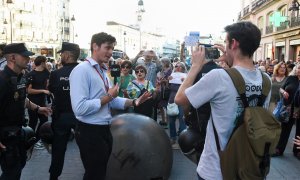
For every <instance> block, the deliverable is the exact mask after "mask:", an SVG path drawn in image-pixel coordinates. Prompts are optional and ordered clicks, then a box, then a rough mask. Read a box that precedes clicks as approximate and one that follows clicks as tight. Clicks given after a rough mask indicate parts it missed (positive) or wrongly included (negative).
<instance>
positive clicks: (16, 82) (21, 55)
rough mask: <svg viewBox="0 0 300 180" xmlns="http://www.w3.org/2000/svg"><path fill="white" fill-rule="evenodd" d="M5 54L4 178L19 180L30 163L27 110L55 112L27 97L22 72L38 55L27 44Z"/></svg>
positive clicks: (1, 103)
mask: <svg viewBox="0 0 300 180" xmlns="http://www.w3.org/2000/svg"><path fill="white" fill-rule="evenodd" d="M3 54H4V57H5V58H6V60H7V66H6V67H5V68H4V70H3V71H0V150H1V157H0V165H1V168H2V175H1V177H0V179H1V180H2V179H9V180H17V179H20V177H21V172H22V169H23V168H24V166H25V164H26V148H25V146H24V141H22V137H21V128H22V125H23V124H24V111H25V108H24V107H27V108H29V109H31V110H34V111H36V112H38V113H40V114H44V115H47V116H48V115H49V114H50V113H51V109H50V108H47V107H40V106H38V105H36V104H34V103H32V102H30V101H29V99H28V98H26V79H25V77H24V75H23V73H22V72H23V70H25V69H26V68H27V63H28V62H29V56H31V55H34V53H33V52H30V51H28V50H27V48H26V47H25V44H24V43H13V44H9V45H7V46H5V47H4V49H3Z"/></svg>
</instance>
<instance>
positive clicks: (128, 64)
mask: <svg viewBox="0 0 300 180" xmlns="http://www.w3.org/2000/svg"><path fill="white" fill-rule="evenodd" d="M126 65H127V66H129V67H130V68H131V67H132V63H131V61H128V60H125V61H123V62H122V63H121V67H125V66H126Z"/></svg>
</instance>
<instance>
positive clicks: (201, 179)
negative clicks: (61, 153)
mask: <svg viewBox="0 0 300 180" xmlns="http://www.w3.org/2000/svg"><path fill="white" fill-rule="evenodd" d="M197 176H198V180H205V179H203V178H202V177H200V176H199V174H198V173H197Z"/></svg>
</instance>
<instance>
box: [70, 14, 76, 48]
mask: <svg viewBox="0 0 300 180" xmlns="http://www.w3.org/2000/svg"><path fill="white" fill-rule="evenodd" d="M71 21H72V35H73V43H74V35H75V31H74V22H75V17H74V14H73V16H72V18H71Z"/></svg>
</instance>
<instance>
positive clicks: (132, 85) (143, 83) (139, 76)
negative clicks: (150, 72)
mask: <svg viewBox="0 0 300 180" xmlns="http://www.w3.org/2000/svg"><path fill="white" fill-rule="evenodd" d="M134 71H135V74H136V79H135V80H133V81H131V82H129V84H128V86H127V93H128V97H129V98H130V99H135V98H138V97H139V96H141V95H142V94H143V93H144V92H145V91H148V92H151V93H152V98H151V99H148V100H147V101H145V102H144V103H143V104H141V105H139V106H138V107H134V112H135V113H138V114H142V115H145V116H148V117H150V118H152V115H153V103H154V100H153V99H155V97H156V91H155V88H154V86H153V84H152V83H151V81H148V80H146V79H145V77H146V74H147V69H146V68H145V66H143V65H137V66H136V67H135V70H134Z"/></svg>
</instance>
